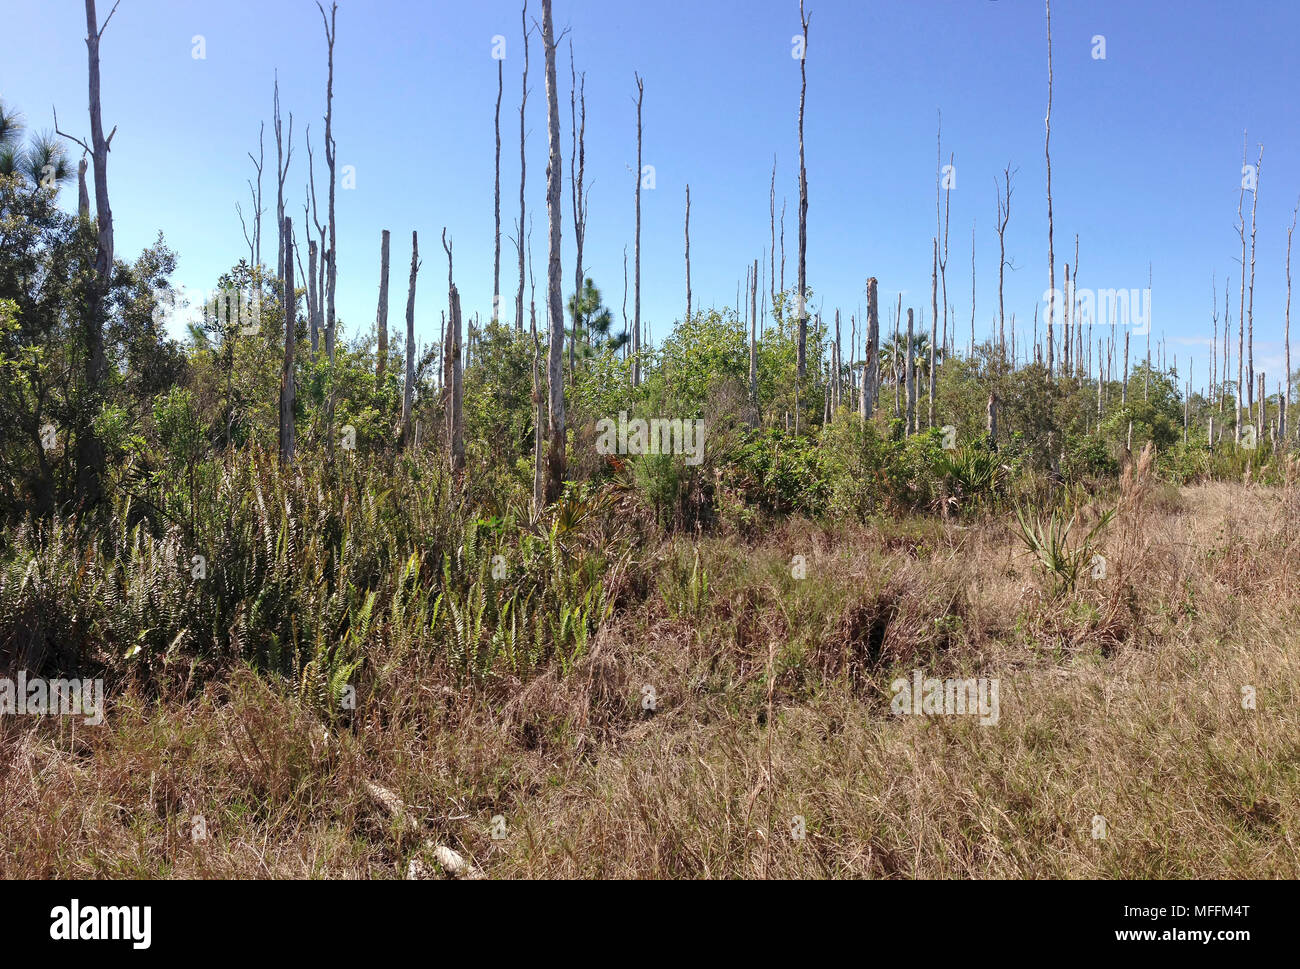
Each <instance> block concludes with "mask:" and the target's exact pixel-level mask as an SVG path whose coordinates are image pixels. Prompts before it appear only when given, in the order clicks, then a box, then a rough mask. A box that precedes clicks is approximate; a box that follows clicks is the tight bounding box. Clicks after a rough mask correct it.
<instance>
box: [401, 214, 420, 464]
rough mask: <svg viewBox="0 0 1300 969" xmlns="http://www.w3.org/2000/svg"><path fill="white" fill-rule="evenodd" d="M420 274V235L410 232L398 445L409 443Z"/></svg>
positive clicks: (402, 445)
mask: <svg viewBox="0 0 1300 969" xmlns="http://www.w3.org/2000/svg"><path fill="white" fill-rule="evenodd" d="M419 274H420V235H419V233H418V232H412V233H411V279H410V283H409V284H408V286H407V290H406V373H405V379H404V382H403V385H402V423H401V426H400V428H399V430H398V435H397V444H398V447H402V448H404V447H407V446H408V445H409V444H410V443H411V407H412V405H413V403H414V402H415V280H416V277H418V276H419Z"/></svg>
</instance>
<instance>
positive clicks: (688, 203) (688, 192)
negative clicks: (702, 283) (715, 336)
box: [685, 182, 691, 322]
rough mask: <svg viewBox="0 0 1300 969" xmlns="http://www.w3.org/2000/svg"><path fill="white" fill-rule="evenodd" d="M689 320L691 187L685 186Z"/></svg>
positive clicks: (688, 307)
mask: <svg viewBox="0 0 1300 969" xmlns="http://www.w3.org/2000/svg"><path fill="white" fill-rule="evenodd" d="M690 319H691V186H690V183H689V182H688V183H687V184H686V317H685V320H686V322H690Z"/></svg>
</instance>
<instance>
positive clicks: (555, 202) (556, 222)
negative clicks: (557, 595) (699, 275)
mask: <svg viewBox="0 0 1300 969" xmlns="http://www.w3.org/2000/svg"><path fill="white" fill-rule="evenodd" d="M542 46H543V47H544V48H545V50H546V105H547V125H546V127H547V134H548V140H549V144H550V165H549V167H548V168H547V170H546V212H547V216H548V219H549V222H550V245H549V252H550V256H549V265H548V268H547V290H548V294H547V295H548V299H547V302H548V305H549V307H550V334H551V339H550V343H551V345H550V348H549V364H548V368H547V379H548V382H549V387H550V412H549V414H548V418H547V437H548V438H549V439H550V444H549V447H548V449H547V453H546V488H545V494H544V497H545V499H546V503H547V504H548V505H550V504H554V503H555V502H556V501H557V500H559V497H560V493H561V491H562V490H563V488H564V468H565V434H564V296H563V295H562V293H561V291H560V273H561V269H560V237H561V233H562V229H563V225H562V221H563V218H564V214H563V211H562V210H561V208H560V186H561V171H560V169H561V166H562V165H563V159H562V158H561V155H560V101H559V91H558V90H557V88H556V81H555V30H554V28H553V26H552V22H551V0H542ZM639 86H640V83H639V79H638V87H639ZM639 113H640V112H639V108H638V115H639ZM639 127H640V124H639V118H638V128H639ZM637 140H638V142H639V141H640V137H639V135H638V139H637ZM639 154H640V152H639V151H638V156H639ZM639 160H640V159H639V158H638V161H639ZM640 185H641V181H640V177H639V174H638V179H637V199H638V209H639V207H640V206H639V200H640V197H641V191H640ZM639 221H640V220H639V218H638V222H639ZM639 236H640V232H639V231H638V239H637V279H638V289H637V319H638V325H639V322H640V263H641V252H640V238H639ZM634 366H635V364H634Z"/></svg>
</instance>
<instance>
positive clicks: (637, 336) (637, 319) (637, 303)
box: [632, 73, 645, 389]
mask: <svg viewBox="0 0 1300 969" xmlns="http://www.w3.org/2000/svg"><path fill="white" fill-rule="evenodd" d="M632 76H633V77H634V78H635V79H636V235H635V237H634V240H633V243H632V260H633V270H632V284H633V287H634V289H633V295H632V387H633V388H634V389H635V388H637V387H640V386H641V167H642V166H641V162H642V159H641V134H642V126H641V108H642V105H643V104H644V102H645V82H644V81H643V80H642V79H641V75H640V74H636V73H633V75H632Z"/></svg>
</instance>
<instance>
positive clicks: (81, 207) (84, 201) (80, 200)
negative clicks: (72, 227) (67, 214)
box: [77, 155, 90, 222]
mask: <svg viewBox="0 0 1300 969" xmlns="http://www.w3.org/2000/svg"><path fill="white" fill-rule="evenodd" d="M87 167H88V166H87V163H86V156H85V155H82V156H81V160H80V161H78V162H77V218H78V219H80V220H81V221H82V222H89V221H90V190H89V189H87V188H86V168H87Z"/></svg>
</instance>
